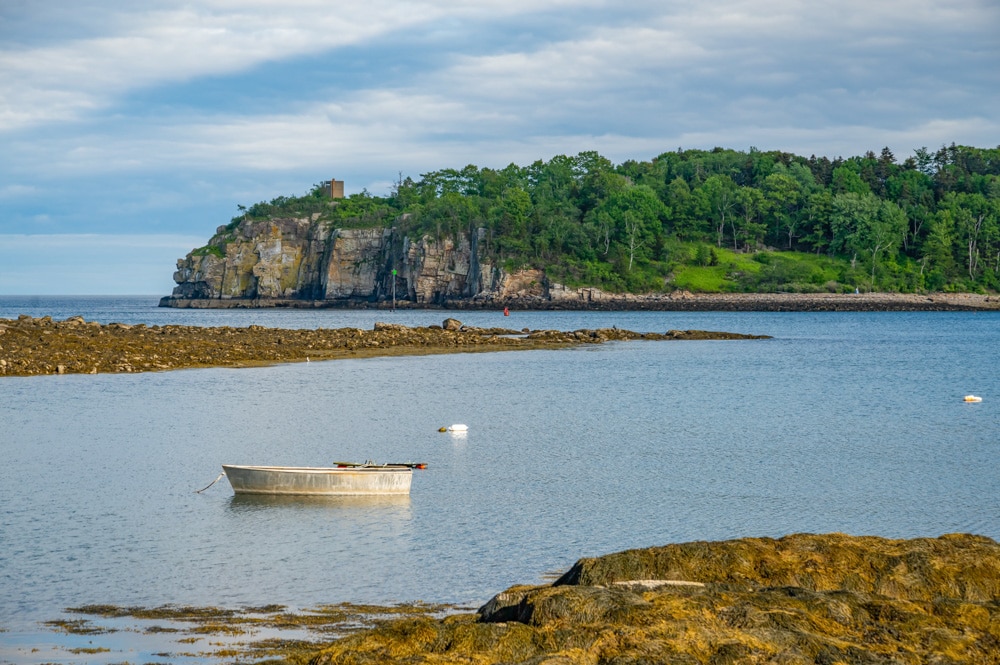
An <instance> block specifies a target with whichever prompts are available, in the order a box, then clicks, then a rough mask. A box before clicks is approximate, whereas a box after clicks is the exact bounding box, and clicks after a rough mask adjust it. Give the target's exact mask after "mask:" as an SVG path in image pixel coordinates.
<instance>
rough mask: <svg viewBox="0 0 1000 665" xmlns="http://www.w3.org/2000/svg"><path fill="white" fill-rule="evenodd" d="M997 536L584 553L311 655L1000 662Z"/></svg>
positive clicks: (567, 664)
mask: <svg viewBox="0 0 1000 665" xmlns="http://www.w3.org/2000/svg"><path fill="white" fill-rule="evenodd" d="M998 585H1000V545H998V544H997V543H996V542H994V541H992V540H990V539H989V538H984V537H980V536H971V535H948V536H942V537H940V538H918V539H913V540H888V539H884V538H875V537H851V536H845V535H843V534H831V535H805V534H803V535H793V536H787V537H785V538H780V539H776V540H775V539H768V538H747V539H741V540H732V541H725V542H715V543H707V542H698V543H685V544H679V545H668V546H665V547H656V548H649V549H643V550H630V551H628V552H620V553H617V554H611V555H608V556H605V557H599V558H595V559H581V560H580V561H579V562H577V564H576V565H574V566H573V567H572V568H571V569H570V570H569V571H568V572H567V573H566V574H565V575H563V576H562V577H561V578H560V579H559V580H557V581H556V582H555V583H553V584H551V585H541V586H517V587H512V588H510V589H508V590H506V591H504V592H502V593H500V594H497V596H496V597H494V598H493V599H492V600H491V601H490V602H489V603H487V604H486V605H484V606H483V607H482V608H480V610H479V611H478V612H477V613H476V614H475V615H455V616H451V617H447V618H445V619H441V620H432V619H422V620H420V621H413V620H410V621H409V623H406V622H401V623H388V624H385V625H383V626H381V627H379V628H375V629H373V630H369V631H364V632H362V633H358V634H356V635H352V636H349V637H346V638H343V639H341V640H338V641H337V642H335V643H333V644H331V645H329V646H328V647H327V648H325V649H323V650H322V651H321V652H319V653H318V654H314V656H313V657H312V659H311V660H310V662H312V663H315V664H316V665H326V664H348V663H349V664H357V665H360V664H363V663H427V664H429V663H459V662H460V663H476V664H481V665H493V664H497V665H499V664H500V663H535V664H542V663H546V664H550V665H555V664H557V663H558V664H560V665H584V664H586V665H603V664H607V665H612V664H619V663H633V664H637V663H691V664H694V663H705V664H714V663H872V664H875V663H878V664H885V663H913V664H914V665H916V664H917V663H942V664H943V663H1000V593H998V589H1000V586H998Z"/></svg>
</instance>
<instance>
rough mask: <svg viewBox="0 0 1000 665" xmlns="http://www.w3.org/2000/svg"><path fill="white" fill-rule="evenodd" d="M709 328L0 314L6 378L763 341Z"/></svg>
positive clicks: (0, 354) (0, 357)
mask: <svg viewBox="0 0 1000 665" xmlns="http://www.w3.org/2000/svg"><path fill="white" fill-rule="evenodd" d="M766 337H767V336H766V335H765V336H758V335H741V334H737V333H726V332H712V331H703V330H687V331H677V330H671V331H667V332H665V333H637V332H632V331H628V330H618V329H615V328H610V329H607V328H602V329H597V330H574V331H569V332H563V331H556V330H538V331H523V330H508V329H506V328H475V327H471V326H465V325H462V323H461V321H458V320H457V319H454V318H448V319H446V320H445V322H444V323H443V324H442V325H441V326H428V327H416V328H409V327H407V326H403V325H400V324H393V323H381V322H379V323H376V324H375V325H374V327H373V329H372V330H360V329H357V328H339V329H324V328H319V329H305V330H291V329H285V328H265V327H263V326H256V325H251V326H248V327H246V328H233V327H228V326H227V327H215V328H205V327H198V326H181V325H166V326H146V325H145V324H141V323H140V324H135V325H126V324H122V323H109V324H107V325H101V324H100V323H96V322H87V321H84V320H83V319H82V318H81V317H78V316H74V317H70V318H68V319H67V320H65V321H53V320H52V317H49V316H46V317H41V318H37V319H35V318H32V317H30V316H27V315H21V316H20V317H18V318H17V319H16V320H6V319H0V376H31V375H37V374H97V373H132V372H152V371H164V370H172V369H185V368H194V367H250V366H257V365H267V364H274V363H285V362H304V361H310V360H332V359H336V358H359V357H370V356H390V355H425V354H438V353H467V352H473V351H507V350H529V349H541V348H550V349H551V348H562V347H567V346H575V345H581V344H600V343H602V342H606V341H612V340H615V341H628V340H683V339H719V340H733V339H764V338H766Z"/></svg>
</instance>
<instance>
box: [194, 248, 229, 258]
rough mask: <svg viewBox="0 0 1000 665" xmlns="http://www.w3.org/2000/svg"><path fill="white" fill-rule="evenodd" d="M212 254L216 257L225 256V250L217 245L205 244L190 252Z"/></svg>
mask: <svg viewBox="0 0 1000 665" xmlns="http://www.w3.org/2000/svg"><path fill="white" fill-rule="evenodd" d="M209 255H211V256H214V257H216V258H220V259H221V258H225V256H226V251H225V250H224V249H223V248H222V247H219V246H218V245H205V246H204V247H199V248H198V249H195V250H193V251H192V252H191V256H209Z"/></svg>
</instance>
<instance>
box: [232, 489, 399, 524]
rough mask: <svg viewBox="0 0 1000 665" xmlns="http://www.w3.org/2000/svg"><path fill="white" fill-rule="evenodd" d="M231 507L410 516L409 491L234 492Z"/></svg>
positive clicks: (238, 511)
mask: <svg viewBox="0 0 1000 665" xmlns="http://www.w3.org/2000/svg"><path fill="white" fill-rule="evenodd" d="M228 510H229V512H232V513H235V514H241V513H253V512H258V511H262V510H286V511H331V512H344V513H351V512H356V513H381V514H384V515H385V516H386V517H389V516H392V517H396V518H401V517H405V518H409V517H410V516H411V513H410V495H409V494H374V495H346V496H299V495H281V494H274V495H269V494H234V495H233V496H232V498H230V500H229V506H228Z"/></svg>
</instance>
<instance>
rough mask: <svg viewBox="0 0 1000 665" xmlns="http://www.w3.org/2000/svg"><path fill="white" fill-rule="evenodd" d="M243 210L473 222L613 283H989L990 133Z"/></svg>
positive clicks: (502, 257) (755, 286) (573, 165)
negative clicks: (931, 144)
mask: <svg viewBox="0 0 1000 665" xmlns="http://www.w3.org/2000/svg"><path fill="white" fill-rule="evenodd" d="M238 207H239V211H240V214H239V215H238V216H236V217H234V218H233V221H232V224H231V227H232V226H235V225H236V224H238V223H239V222H240V221H242V220H243V219H247V218H251V219H261V218H267V217H272V216H286V215H292V216H299V215H306V214H314V213H319V219H320V220H321V221H322V222H323V223H326V224H329V225H331V227H336V228H357V227H371V226H396V227H398V228H399V229H400V230H401V231H403V232H405V233H406V234H408V235H410V236H411V237H415V236H420V235H425V234H426V235H431V236H434V237H437V238H443V237H446V236H449V235H451V236H458V235H460V234H467V233H470V232H474V231H475V230H476V229H483V230H484V235H483V239H482V241H481V245H480V251H481V253H482V254H483V255H484V256H486V257H489V258H491V259H492V260H494V261H495V262H496V264H498V265H501V266H503V267H504V268H505V269H507V270H514V269H518V268H541V269H544V270H545V271H546V273H547V275H548V276H549V277H550V278H551V279H552V280H554V281H557V282H561V283H563V284H566V285H567V286H596V287H600V288H603V289H604V290H607V291H613V292H632V293H650V292H663V291H671V290H676V289H687V290H690V291H694V292H719V291H727V292H737V291H739V292H803V293H809V292H822V291H828V292H845V291H852V292H853V291H855V290H860V291H889V292H926V291H954V292H995V291H998V290H1000V147H997V148H992V149H980V148H973V147H967V146H959V145H954V144H952V145H950V146H942V147H941V148H940V149H938V150H937V151H929V150H928V149H927V148H919V149H917V150H915V151H914V154H913V155H912V156H910V157H907V158H905V159H904V160H902V161H901V162H900V161H898V160H897V159H896V157H895V155H893V153H892V151H891V150H889V149H888V148H884V149H883V150H882V151H881V153H880V154H878V155H876V154H875V153H874V152H868V153H867V154H865V155H863V156H860V157H849V158H846V159H843V158H839V157H838V158H836V159H833V160H830V159H829V158H827V157H816V156H811V157H808V158H806V157H801V156H798V155H794V154H789V153H785V152H776V151H771V152H763V151H759V150H756V149H754V148H751V149H750V150H749V151H745V152H744V151H736V150H730V149H723V148H715V149H713V150H681V149H678V150H677V151H674V152H665V153H663V154H661V155H659V156H658V157H656V158H654V159H652V160H650V161H632V160H629V161H626V162H624V163H622V164H617V165H616V164H613V163H612V162H611V161H610V160H608V159H606V158H605V157H603V156H601V155H600V154H598V153H596V152H581V153H580V154H578V155H576V156H572V157H570V156H565V155H559V156H556V157H553V158H551V159H549V160H548V161H542V160H539V161H536V162H535V163H533V164H531V165H529V166H518V165H515V164H510V165H508V166H507V167H505V168H503V169H491V168H479V167H477V166H474V165H469V166H466V167H464V168H462V169H444V170H440V171H434V172H431V173H424V174H422V175H421V176H420V178H419V180H414V179H412V178H411V177H405V178H404V177H403V176H402V174H400V176H399V179H398V181H397V182H396V183H395V184H394V186H393V188H392V190H391V192H390V193H389V194H388V195H387V196H384V197H380V196H373V195H371V194H369V193H368V192H367V191H363V192H361V193H360V194H353V195H351V196H349V197H347V198H345V199H339V200H336V201H331V200H330V199H329V198H328V196H327V195H326V193H325V191H324V188H323V187H322V186H320V185H316V186H314V187H313V188H312V190H311V191H310V192H308V193H307V194H305V195H303V196H298V197H278V198H276V199H274V200H272V201H270V202H261V203H257V204H254V205H252V206H250V207H249V208H247V207H244V206H238Z"/></svg>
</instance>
